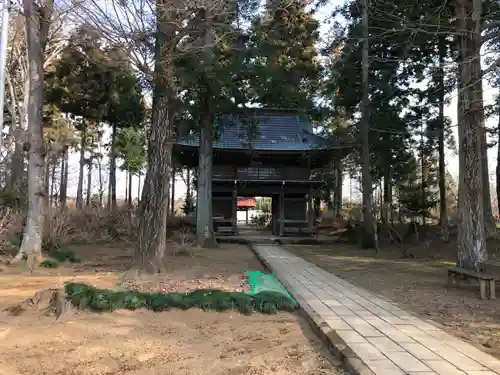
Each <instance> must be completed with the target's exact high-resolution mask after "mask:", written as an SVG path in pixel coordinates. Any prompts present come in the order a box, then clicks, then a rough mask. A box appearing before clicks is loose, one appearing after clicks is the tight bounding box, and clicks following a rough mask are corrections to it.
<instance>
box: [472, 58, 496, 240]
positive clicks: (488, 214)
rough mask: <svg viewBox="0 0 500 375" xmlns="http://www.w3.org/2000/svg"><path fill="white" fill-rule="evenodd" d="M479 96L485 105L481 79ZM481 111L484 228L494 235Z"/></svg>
mask: <svg viewBox="0 0 500 375" xmlns="http://www.w3.org/2000/svg"><path fill="white" fill-rule="evenodd" d="M478 65H479V67H475V68H476V69H479V71H481V62H478ZM479 86H480V88H479V89H478V96H479V97H480V100H479V101H480V103H481V107H482V106H483V103H484V101H483V82H482V79H480V80H479ZM480 112H481V113H479V117H480V121H481V123H480V124H479V126H480V133H479V139H480V143H481V165H482V180H483V194H482V195H483V210H484V229H485V231H486V236H487V237H489V236H493V235H494V234H495V232H496V225H495V218H494V217H493V209H492V207H491V191H490V173H489V166H488V146H487V144H486V120H485V116H484V109H481V111H480Z"/></svg>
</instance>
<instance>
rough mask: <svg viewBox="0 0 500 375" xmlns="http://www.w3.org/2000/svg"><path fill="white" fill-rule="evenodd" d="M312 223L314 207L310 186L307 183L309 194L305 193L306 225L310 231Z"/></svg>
mask: <svg viewBox="0 0 500 375" xmlns="http://www.w3.org/2000/svg"><path fill="white" fill-rule="evenodd" d="M313 225H314V207H313V192H312V186H311V185H309V194H307V227H308V228H309V230H310V231H312V229H313Z"/></svg>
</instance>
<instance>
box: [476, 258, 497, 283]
mask: <svg viewBox="0 0 500 375" xmlns="http://www.w3.org/2000/svg"><path fill="white" fill-rule="evenodd" d="M479 269H480V270H481V272H484V273H487V274H488V275H493V276H495V278H496V279H500V261H498V260H487V261H485V262H481V263H479Z"/></svg>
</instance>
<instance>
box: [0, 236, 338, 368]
mask: <svg viewBox="0 0 500 375" xmlns="http://www.w3.org/2000/svg"><path fill="white" fill-rule="evenodd" d="M73 250H74V251H75V252H76V253H77V255H78V256H79V257H80V258H81V259H83V262H82V263H80V264H78V265H76V266H74V267H67V268H57V269H40V270H38V271H37V273H36V275H32V276H27V275H25V274H23V273H22V272H21V271H19V270H16V269H10V268H6V267H3V268H1V269H3V271H1V272H0V308H1V310H3V309H4V308H5V307H7V306H9V305H11V304H14V303H18V302H20V301H21V300H22V299H24V298H27V297H30V296H32V295H34V294H35V293H36V292H37V291H38V290H40V289H44V288H49V287H51V288H57V287H60V286H62V285H63V284H64V282H65V281H68V280H72V281H85V282H88V283H91V284H93V285H96V286H99V287H108V288H114V287H116V286H118V284H119V273H120V272H121V271H123V270H124V269H125V268H126V265H127V264H128V263H129V262H130V255H131V251H130V248H128V247H127V246H126V245H120V246H118V245H117V246H116V247H102V246H100V247H98V248H92V247H76V248H73ZM1 269H0V270H1ZM245 269H249V270H259V269H260V264H259V263H258V262H257V260H256V259H255V257H254V255H253V254H252V253H251V251H250V250H249V249H248V248H247V247H245V246H240V245H221V247H220V248H219V249H214V250H194V252H193V253H191V254H190V255H178V256H175V257H171V259H169V263H168V265H167V271H168V272H167V273H166V274H165V275H164V276H161V277H157V278H152V279H148V280H143V281H141V282H134V283H130V282H128V283H126V284H125V285H123V286H124V287H129V288H133V289H141V290H163V291H171V290H192V289H195V288H207V287H208V288H221V289H226V290H242V289H245V288H247V285H245V283H244V282H242V278H241V273H242V271H243V270H245ZM343 373H344V372H343V371H342V370H341V369H339V366H338V362H336V360H335V359H334V358H332V357H331V356H330V355H329V354H328V352H327V351H326V350H325V349H324V348H323V346H322V345H321V343H320V342H319V340H318V339H317V338H316V337H315V336H314V334H313V333H312V332H311V331H310V329H309V327H308V326H307V324H306V323H305V322H304V321H303V320H302V319H301V318H300V317H298V316H296V315H294V314H288V313H280V314H278V315H271V316H268V315H262V314H253V315H252V316H243V315H240V314H239V313H236V312H226V313H218V312H203V311H200V310H194V309H192V310H188V311H169V312H162V313H154V312H151V311H145V310H141V311H115V312H113V313H103V314H96V313H89V312H84V311H70V312H68V313H66V314H64V315H63V316H61V318H60V319H59V320H57V321H56V320H55V317H54V316H47V315H45V314H44V313H43V311H40V310H36V311H35V310H33V311H27V312H25V313H24V314H22V315H20V316H17V317H13V316H10V315H8V314H7V313H6V312H3V311H2V312H0V375H18V374H37V375H38V374H39V375H42V374H51V375H52V374H54V375H55V374H60V375H73V374H75V375H76V374H78V375H87V374H92V375H104V374H106V375H111V374H128V375H132V374H134V375H149V374H151V375H152V374H158V375H160V374H161V375H169V374H172V375H173V374H175V375H184V374H186V375H187V374H189V375H196V374H210V375H219V374H220V375H222V374H225V375H230V374H231V375H233V374H234V375H237V374H254V375H258V374H262V375H271V374H277V375H278V374H279V375H286V374H307V375H323V374H343Z"/></svg>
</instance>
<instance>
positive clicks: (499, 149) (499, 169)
mask: <svg viewBox="0 0 500 375" xmlns="http://www.w3.org/2000/svg"><path fill="white" fill-rule="evenodd" d="M498 101H499V106H498V126H497V133H498V147H497V169H496V172H497V173H496V182H497V206H498V210H499V215H500V94H499V97H498Z"/></svg>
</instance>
